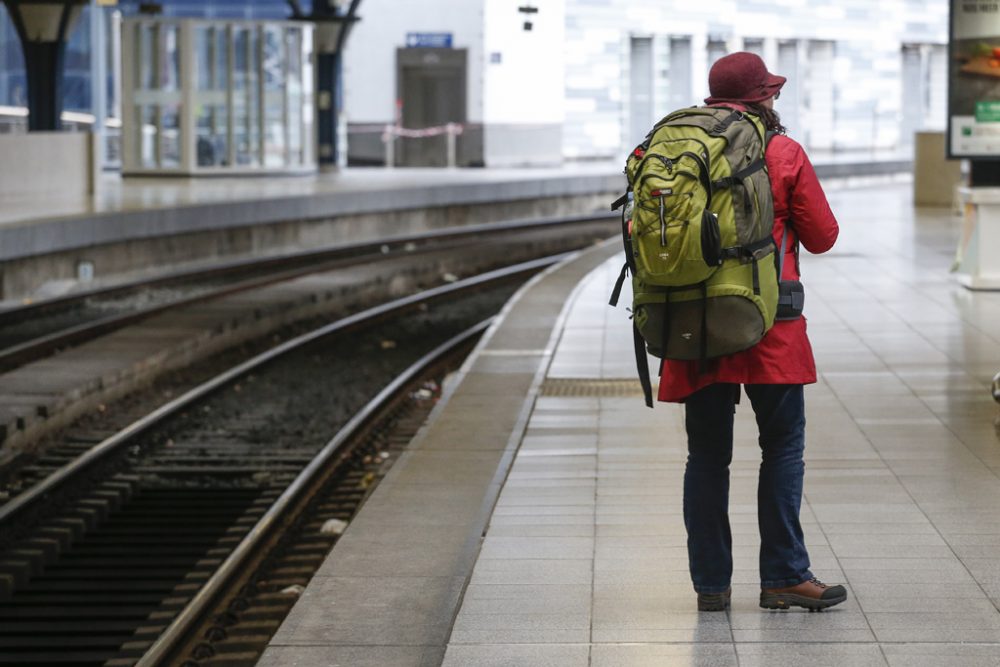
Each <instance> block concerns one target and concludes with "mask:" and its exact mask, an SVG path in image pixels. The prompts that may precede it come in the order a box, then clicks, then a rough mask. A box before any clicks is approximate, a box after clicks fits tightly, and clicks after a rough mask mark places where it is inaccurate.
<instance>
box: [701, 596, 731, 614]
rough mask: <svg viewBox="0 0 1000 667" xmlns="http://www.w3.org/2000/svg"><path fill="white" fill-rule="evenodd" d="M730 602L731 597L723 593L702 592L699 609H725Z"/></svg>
mask: <svg viewBox="0 0 1000 667" xmlns="http://www.w3.org/2000/svg"><path fill="white" fill-rule="evenodd" d="M729 602H730V597H729V596H728V595H725V594H723V593H718V594H714V595H713V594H711V593H701V594H699V595H698V611H725V610H726V609H728V608H729Z"/></svg>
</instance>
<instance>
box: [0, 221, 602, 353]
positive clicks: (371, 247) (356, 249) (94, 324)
mask: <svg viewBox="0 0 1000 667" xmlns="http://www.w3.org/2000/svg"><path fill="white" fill-rule="evenodd" d="M605 218H607V216H604V215H599V216H598V215H594V216H577V217H566V218H551V219H547V220H543V221H537V220H535V221H531V220H526V221H517V222H511V223H491V224H483V225H475V226H471V227H463V228H462V229H461V230H455V229H443V230H435V231H431V232H426V233H422V234H411V235H406V236H397V237H389V238H385V239H380V240H377V241H367V242H359V243H352V244H347V245H344V246H338V247H337V248H333V249H324V250H311V251H306V252H302V253H292V254H289V255H282V256H280V257H268V258H263V259H254V260H242V261H239V262H233V263H231V264H227V265H224V266H216V267H212V268H210V269H203V270H199V271H193V272H187V273H178V274H172V275H171V276H164V277H161V278H157V279H153V280H150V281H145V282H142V281H139V282H135V283H131V284H129V285H120V286H116V287H108V288H103V289H99V290H95V291H91V292H86V293H80V294H74V295H68V296H65V297H59V298H57V299H51V300H48V301H45V302H39V303H37V304H29V305H25V306H20V307H18V308H15V309H11V310H7V311H0V326H3V325H5V324H6V325H10V324H16V323H18V322H20V321H23V320H24V319H26V318H27V317H31V316H37V315H39V314H42V313H44V312H45V311H46V310H55V309H57V308H59V307H69V306H70V305H72V304H73V303H78V302H81V301H83V300H85V299H88V298H94V297H105V298H106V297H111V296H115V295H121V296H124V295H125V294H127V293H129V292H133V291H135V290H138V289H142V288H150V287H162V286H166V285H171V284H173V285H177V286H180V285H182V284H184V283H191V282H193V281H195V280H197V279H203V280H204V279H208V278H212V277H221V276H225V275H230V274H234V273H238V272H240V271H248V270H251V269H255V270H266V269H269V268H272V267H280V266H283V265H288V264H296V263H302V262H310V264H309V265H307V266H298V267H296V268H289V269H285V270H283V271H278V272H273V273H268V274H266V275H264V276H257V277H254V278H248V279H245V280H242V281H239V282H236V283H232V284H229V285H226V286H224V287H219V288H215V289H212V290H209V291H207V292H204V293H202V294H196V295H192V296H188V297H182V298H179V299H175V300H172V301H170V302H168V303H162V304H158V305H154V306H150V307H147V308H142V309H140V310H136V311H132V312H127V313H119V314H116V315H111V316H108V317H103V318H100V319H97V320H92V321H90V322H84V323H82V324H78V325H76V326H72V327H69V328H66V329H62V330H59V331H54V332H52V333H49V334H46V335H43V336H39V337H37V338H33V339H31V340H27V341H24V342H23V343H19V344H17V345H12V346H10V347H7V348H3V349H0V372H2V371H7V370H11V369H13V368H17V367H19V366H22V365H24V364H26V363H29V362H31V361H34V360H36V359H39V358H41V357H44V356H46V355H48V354H51V353H52V352H54V351H56V350H58V349H61V348H66V347H71V346H73V345H75V344H80V343H83V342H86V341H88V340H92V339H93V338H96V337H98V336H101V335H103V334H106V333H110V332H112V331H115V330H117V329H120V328H123V327H125V326H127V325H129V324H133V323H135V322H139V321H142V320H144V319H147V318H150V317H153V316H154V315H157V314H159V313H163V312H166V311H168V310H171V309H174V308H181V307H184V306H190V305H193V304H196V303H203V302H205V301H210V300H212V299H217V298H220V297H223V296H227V295H231V294H236V293H239V292H245V291H249V290H252V289H258V288H261V287H264V286H266V285H270V284H274V283H279V282H283V281H287V280H293V279H295V278H299V277H302V276H306V275H310V274H313V273H319V272H323V271H329V270H333V269H335V268H336V267H335V266H334V263H335V262H337V261H349V260H355V261H356V260H357V259H358V257H359V256H360V255H374V254H376V253H379V252H383V251H384V249H385V248H386V247H389V248H392V247H402V248H404V249H407V248H408V246H409V244H418V243H419V244H424V245H428V246H431V247H436V246H435V245H434V244H443V243H446V242H457V241H461V240H464V239H468V238H474V237H481V236H483V235H485V234H502V233H508V232H514V231H524V230H527V229H539V230H542V229H548V228H550V227H553V226H559V225H571V224H578V223H584V222H592V221H602V220H604V219H605ZM608 219H610V218H608Z"/></svg>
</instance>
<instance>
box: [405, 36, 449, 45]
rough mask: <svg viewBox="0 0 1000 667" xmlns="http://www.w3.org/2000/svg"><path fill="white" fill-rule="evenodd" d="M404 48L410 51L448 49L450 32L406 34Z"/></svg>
mask: <svg viewBox="0 0 1000 667" xmlns="http://www.w3.org/2000/svg"><path fill="white" fill-rule="evenodd" d="M406 46H407V48H410V49H450V48H451V33H450V32H408V33H406Z"/></svg>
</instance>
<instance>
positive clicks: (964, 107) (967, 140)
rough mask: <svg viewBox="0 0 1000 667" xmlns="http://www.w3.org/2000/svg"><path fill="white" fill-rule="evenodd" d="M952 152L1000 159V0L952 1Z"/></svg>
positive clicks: (949, 105) (959, 154)
mask: <svg viewBox="0 0 1000 667" xmlns="http://www.w3.org/2000/svg"><path fill="white" fill-rule="evenodd" d="M948 138H949V141H948V156H949V157H953V158H977V159H997V160H1000V1H997V0H951V52H950V57H949V63H948Z"/></svg>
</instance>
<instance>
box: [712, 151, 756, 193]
mask: <svg viewBox="0 0 1000 667" xmlns="http://www.w3.org/2000/svg"><path fill="white" fill-rule="evenodd" d="M765 166H766V165H765V162H764V158H760V159H757V160H754V161H753V162H751V163H750V164H748V165H747V166H745V167H743V168H742V169H740V170H739V171H738V172H736V173H735V174H732V175H731V176H726V177H725V178H720V179H719V180H717V181H713V182H712V187H715V188H729V187H732V186H733V185H734V184H736V183H739V182H741V181H742V180H743V179H744V178H746V177H747V176H750V175H752V174H755V173H756V172H758V171H760V170H761V169H763V168H764V167H765Z"/></svg>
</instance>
